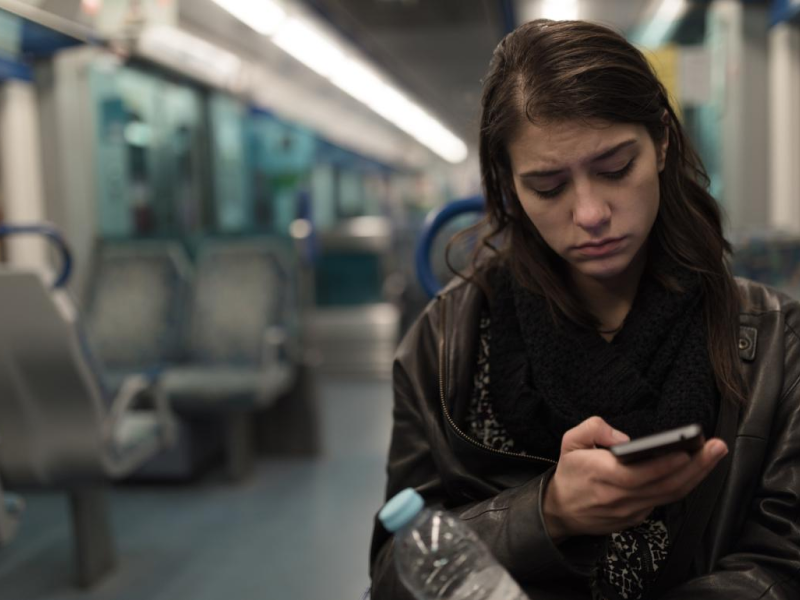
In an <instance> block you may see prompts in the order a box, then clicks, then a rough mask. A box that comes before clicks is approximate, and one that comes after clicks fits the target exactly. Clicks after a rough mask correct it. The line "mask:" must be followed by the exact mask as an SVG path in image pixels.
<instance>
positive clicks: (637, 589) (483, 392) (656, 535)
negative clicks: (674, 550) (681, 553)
mask: <svg viewBox="0 0 800 600" xmlns="http://www.w3.org/2000/svg"><path fill="white" fill-rule="evenodd" d="M490 325H491V318H490V317H489V315H488V313H484V314H483V315H481V320H480V344H479V345H478V366H477V369H476V371H475V377H474V380H473V393H472V398H471V401H470V407H469V410H468V412H467V419H468V422H469V434H470V435H471V436H472V438H473V439H475V440H476V441H478V442H481V443H482V444H484V445H486V446H489V447H490V448H494V449H495V450H502V451H506V452H515V453H517V454H525V451H524V450H523V449H520V448H517V447H515V445H514V440H513V439H511V437H510V436H509V434H508V432H507V431H506V429H505V428H504V427H503V424H502V423H501V422H500V421H499V420H498V419H497V415H495V413H494V410H493V408H492V402H491V398H490V397H489V378H490V376H491V374H490V373H489V352H490V345H491V334H490ZM606 541H607V543H606V551H605V553H604V554H603V555H601V557H600V559H599V560H598V562H597V564H596V566H595V569H594V573H593V575H592V580H591V589H592V598H593V600H640V599H641V598H643V597H644V596H645V593H646V592H647V590H648V589H649V587H650V585H651V584H652V583H653V581H654V580H655V578H656V576H657V574H658V571H659V569H661V568H662V567H663V566H664V563H665V561H666V558H667V555H668V554H669V545H670V537H669V532H668V530H667V526H666V517H665V513H664V510H663V509H661V508H659V509H656V510H655V511H653V513H652V514H651V515H650V517H649V518H648V519H647V520H646V521H645V522H644V523H642V524H641V525H638V526H636V527H634V528H632V529H627V530H625V531H620V532H617V533H612V534H611V535H609V536H608V538H607V540H606Z"/></svg>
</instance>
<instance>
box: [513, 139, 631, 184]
mask: <svg viewBox="0 0 800 600" xmlns="http://www.w3.org/2000/svg"><path fill="white" fill-rule="evenodd" d="M635 143H636V140H635V139H631V140H625V141H624V142H620V143H619V144H617V145H616V146H612V147H611V148H609V149H608V150H603V151H602V152H600V153H599V154H596V155H595V156H592V157H589V158H587V159H584V160H582V161H579V162H581V163H593V162H597V161H600V160H604V159H606V158H611V157H612V156H614V155H615V154H616V153H617V152H619V151H620V150H622V149H623V148H627V147H628V146H631V145H633V144H635ZM564 171H566V168H564V169H551V170H548V171H526V172H525V173H522V174H520V177H550V176H552V175H558V174H559V173H563V172H564Z"/></svg>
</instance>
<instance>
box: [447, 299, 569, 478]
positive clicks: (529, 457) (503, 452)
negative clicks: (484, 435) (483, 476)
mask: <svg viewBox="0 0 800 600" xmlns="http://www.w3.org/2000/svg"><path fill="white" fill-rule="evenodd" d="M440 302H441V303H442V308H441V311H440V313H441V314H440V319H441V322H442V326H441V332H442V339H441V341H440V342H439V400H440V401H441V403H442V411H443V413H444V416H445V418H446V419H447V421H448V423H450V426H451V427H452V428H453V429H454V430H455V432H456V433H457V434H458V435H459V436H460V437H461V438H463V439H465V440H466V441H467V442H469V443H470V444H472V445H473V446H477V447H478V448H482V449H483V450H487V451H489V452H491V453H493V454H500V455H502V456H513V457H514V458H524V459H527V460H532V461H539V462H545V463H547V464H550V465H555V464H558V463H557V461H555V460H551V459H549V458H542V457H541V456H533V455H530V454H519V453H517V452H507V451H506V450H497V449H496V448H492V447H490V446H487V445H486V444H482V443H480V442H478V441H476V440H474V439H473V438H471V437H469V436H468V435H467V434H466V433H464V432H463V431H461V429H459V427H458V425H456V423H455V421H453V417H451V416H450V411H448V410H447V402H446V401H445V398H446V394H445V383H444V366H445V357H446V356H447V346H446V345H447V333H446V327H445V326H446V324H447V321H446V317H447V312H446V308H447V307H446V306H445V298H441V299H440Z"/></svg>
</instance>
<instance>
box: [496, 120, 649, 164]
mask: <svg viewBox="0 0 800 600" xmlns="http://www.w3.org/2000/svg"><path fill="white" fill-rule="evenodd" d="M646 136H647V130H646V129H645V128H644V126H642V125H639V124H632V123H609V122H607V121H599V120H598V121H589V122H587V121H579V120H575V121H558V122H548V123H537V124H534V123H530V122H528V121H525V123H524V124H522V125H521V126H520V128H519V130H518V132H517V135H516V136H515V137H514V138H513V139H512V141H511V142H510V143H509V146H508V151H509V155H510V157H511V160H512V162H513V163H514V164H515V167H516V168H519V169H525V170H527V169H529V168H536V169H550V168H562V167H568V166H571V165H573V164H582V163H584V162H587V161H591V160H592V159H593V158H595V157H597V156H598V155H600V154H602V153H603V152H605V151H607V150H609V149H611V148H614V147H615V146H618V145H619V144H622V143H624V142H626V141H629V140H635V141H637V142H640V141H641V139H642V138H643V137H646ZM516 163H521V164H519V165H517V164H516ZM522 163H524V164H522Z"/></svg>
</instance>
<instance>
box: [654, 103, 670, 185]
mask: <svg viewBox="0 0 800 600" xmlns="http://www.w3.org/2000/svg"><path fill="white" fill-rule="evenodd" d="M661 123H662V124H663V125H664V138H663V139H662V140H661V141H660V142H659V143H658V146H656V152H657V154H658V156H657V158H658V172H659V173H661V172H662V171H663V170H664V167H665V166H666V164H667V149H668V148H669V113H668V112H667V111H666V110H664V114H663V115H661Z"/></svg>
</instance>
